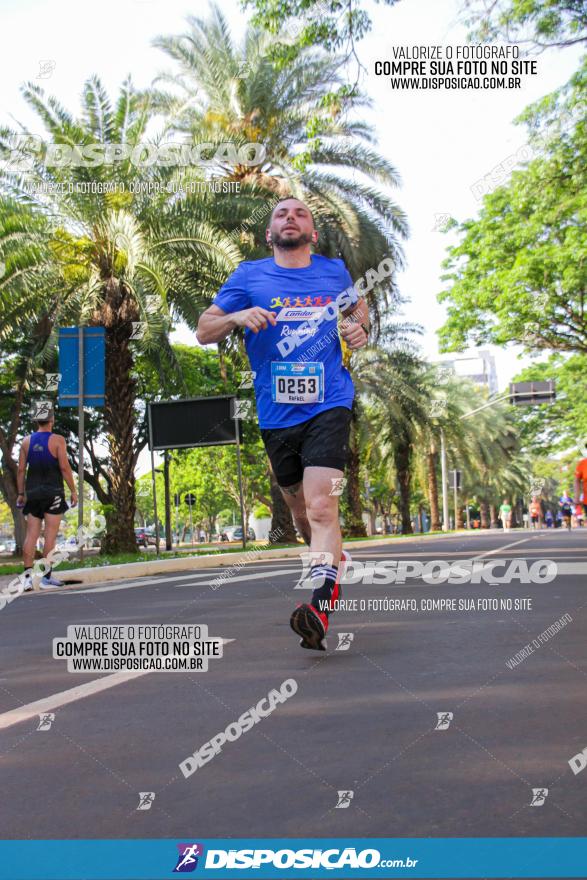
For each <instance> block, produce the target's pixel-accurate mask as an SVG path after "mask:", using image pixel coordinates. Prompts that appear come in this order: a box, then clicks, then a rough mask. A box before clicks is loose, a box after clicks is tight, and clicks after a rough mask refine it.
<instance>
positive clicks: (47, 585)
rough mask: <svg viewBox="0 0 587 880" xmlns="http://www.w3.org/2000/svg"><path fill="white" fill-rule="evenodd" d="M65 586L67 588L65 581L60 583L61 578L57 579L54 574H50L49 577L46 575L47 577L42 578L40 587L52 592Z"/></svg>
mask: <svg viewBox="0 0 587 880" xmlns="http://www.w3.org/2000/svg"><path fill="white" fill-rule="evenodd" d="M63 586H65V584H64V583H63V581H60V580H59V578H56V577H55V575H54V574H50V575H49V577H47V575H45V577H42V578H41V583H40V587H41V589H42V590H52V589H54V588H56V587H63Z"/></svg>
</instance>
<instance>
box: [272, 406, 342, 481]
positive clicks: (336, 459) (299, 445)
mask: <svg viewBox="0 0 587 880" xmlns="http://www.w3.org/2000/svg"><path fill="white" fill-rule="evenodd" d="M350 426H351V411H350V409H348V408H347V407H346V406H335V407H333V408H332V409H327V410H324V411H323V412H321V413H318V415H317V416H313V417H312V418H311V419H308V420H307V421H305V422H300V424H299V425H293V426H292V427H291V428H261V437H262V438H263V443H264V444H265V449H266V450H267V455H268V456H269V460H270V462H271V467H272V468H273V473H274V474H275V477H276V478H277V482H278V483H279V485H280V486H283V487H284V488H285V487H286V486H293V485H295V484H296V483H299V482H301V480H302V477H303V475H304V468H306V467H330V468H337V470H339V471H344V468H345V465H346V461H347V455H348V448H349V431H350Z"/></svg>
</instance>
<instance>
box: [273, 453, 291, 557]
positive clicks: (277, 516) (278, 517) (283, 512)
mask: <svg viewBox="0 0 587 880" xmlns="http://www.w3.org/2000/svg"><path fill="white" fill-rule="evenodd" d="M269 481H270V487H271V504H272V507H273V512H272V514H271V531H270V532H269V543H270V544H295V543H296V541H297V538H296V530H295V526H294V522H293V519H292V516H291V511H290V509H289V507H288V506H287V504H286V503H285V500H284V498H283V495H282V494H281V489H280V488H279V485H278V483H277V480H276V479H275V474H274V473H273V469H272V468H271V467H269Z"/></svg>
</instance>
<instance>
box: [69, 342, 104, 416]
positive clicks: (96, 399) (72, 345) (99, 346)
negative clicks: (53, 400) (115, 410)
mask: <svg viewBox="0 0 587 880" xmlns="http://www.w3.org/2000/svg"><path fill="white" fill-rule="evenodd" d="M83 330H84V406H104V395H105V384H106V376H105V373H106V368H105V363H106V359H105V352H106V336H105V330H104V327H84V328H83ZM59 373H60V374H61V378H60V379H59V392H58V398H57V403H58V404H59V406H75V407H77V406H78V397H79V338H78V328H77V327H61V328H60V330H59Z"/></svg>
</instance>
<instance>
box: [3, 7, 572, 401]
mask: <svg viewBox="0 0 587 880" xmlns="http://www.w3.org/2000/svg"><path fill="white" fill-rule="evenodd" d="M220 6H221V8H222V10H223V11H224V12H225V14H226V16H227V18H228V20H229V22H230V25H231V27H232V29H233V33H234V36H235V39H237V40H238V39H240V37H241V36H242V34H243V32H244V28H245V25H246V15H245V14H243V12H242V10H240V7H239V4H238V0H222V2H221V3H220ZM367 8H368V9H369V12H370V14H371V17H372V19H373V28H372V32H371V33H370V34H369V35H368V36H367V37H366V38H365V39H364V40H362V41H361V42H360V43H359V45H358V53H359V56H360V59H361V61H362V63H363V65H364V67H365V68H366V71H365V73H364V74H363V75H362V79H361V84H362V87H363V89H364V90H365V91H366V92H367V94H368V95H369V96H370V97H371V99H372V101H373V106H372V107H371V108H370V109H369V110H367V111H364V112H363V113H362V116H363V118H365V120H366V121H367V122H369V123H370V124H371V125H372V126H373V129H374V130H375V132H376V134H377V137H378V149H379V151H380V152H381V153H382V154H383V155H384V156H385V157H386V158H387V159H388V160H389V161H390V162H391V163H392V164H393V165H394V166H395V168H396V169H397V171H398V172H399V175H400V177H401V181H402V183H401V187H400V188H398V189H397V190H395V191H394V192H393V195H394V198H395V199H396V201H397V202H398V204H399V205H400V206H401V208H402V209H403V210H404V211H405V212H406V214H407V216H408V221H409V225H410V238H409V240H408V241H407V242H406V243H405V245H404V252H405V256H406V262H407V268H406V270H405V271H403V272H402V273H401V274H400V275H399V277H398V282H399V287H400V290H401V292H402V294H403V295H404V296H405V297H406V298H408V299H409V300H410V302H409V304H408V305H407V306H406V307H405V309H404V315H405V317H406V319H408V320H412V321H415V322H418V323H420V324H421V325H423V327H424V331H425V332H424V335H423V337H422V339H421V345H422V349H423V352H424V354H425V355H426V356H427V357H428V358H430V359H432V360H437V359H439V352H438V345H437V337H436V331H437V329H438V328H439V327H440V326H441V325H442V323H443V321H444V316H445V306H444V305H441V304H439V303H438V302H437V299H436V296H437V294H438V292H439V291H440V290H441V289H442V287H443V284H442V282H441V280H440V275H441V273H442V269H441V262H442V260H443V259H444V257H445V256H446V248H447V245H448V244H450V243H454V242H455V241H456V238H455V233H454V232H448V233H443V232H442V231H441V228H439V227H442V224H443V220H444V218H445V217H446V216H447V215H450V216H452V217H454V218H455V219H457V220H458V221H462V220H464V219H466V218H470V217H474V216H475V215H476V213H477V212H478V210H479V208H480V204H481V203H480V201H478V199H477V198H476V192H475V183H476V182H478V181H479V180H480V179H481V178H482V177H483V176H484V175H486V174H488V173H489V172H490V171H491V170H492V169H493V168H495V166H496V165H498V164H499V163H500V162H502V161H503V160H505V159H507V158H508V157H510V156H513V155H516V154H517V155H518V156H520V155H523V154H524V153H525V151H524V147H525V144H526V138H525V131H524V129H523V127H521V126H515V125H513V124H512V122H513V120H514V118H515V117H516V116H517V115H518V114H519V113H520V112H521V111H522V110H523V109H524V107H526V106H527V105H528V104H530V103H531V102H533V101H535V100H537V99H538V98H540V97H541V96H543V95H545V94H547V93H548V92H550V91H553V90H554V89H555V88H558V87H559V86H561V85H563V84H564V83H565V82H566V81H567V80H568V79H569V77H570V76H571V74H572V73H573V71H574V70H575V69H576V67H577V64H578V59H579V55H580V52H579V50H578V49H574V48H570V49H565V50H562V51H560V50H549V51H548V52H546V53H544V54H542V55H541V56H539V57H538V73H537V75H536V76H533V77H525V78H523V79H522V88H520V89H519V90H499V91H467V90H456V91H418V90H404V91H395V90H393V89H392V88H391V87H390V84H389V79H388V77H384V76H376V75H375V73H374V62H375V61H376V60H385V59H392V58H393V54H392V49H393V47H394V46H424V45H442V46H446V45H452V46H455V47H456V46H458V45H464V44H466V32H465V29H464V27H462V26H461V25H460V24H459V22H458V18H459V3H458V2H457V0H400V2H398V3H397V4H396V5H395V6H393V7H388V6H385V5H369V6H368V7H367ZM206 12H207V5H206V3H204V2H198V3H196V4H190V3H189V2H186V0H165V2H163V0H117V2H114V0H102V2H101V3H100V7H99V11H92V14H91V16H86V15H85V14H84V7H83V5H80V4H79V3H78V2H72V0H52V2H51V3H49V2H41V0H3V2H2V20H3V27H2V30H1V32H0V78H1V81H2V84H3V88H2V94H1V96H0V120H1V121H2V122H3V123H8V124H13V121H14V120H15V119H17V120H19V121H20V122H22V123H24V124H25V126H27V127H28V128H29V130H31V131H33V132H35V133H38V134H42V131H41V130H39V129H38V123H37V122H36V120H35V118H34V116H33V115H32V114H30V112H29V110H28V107H27V106H26V105H25V103H24V100H23V99H22V96H21V94H20V87H21V85H22V83H24V82H25V81H30V82H34V83H36V84H38V85H40V86H41V87H42V88H44V89H45V90H46V91H47V92H49V93H51V94H53V95H55V96H57V98H58V99H59V101H60V102H61V103H62V104H63V105H64V106H65V107H66V108H68V109H69V110H70V111H71V112H73V113H75V112H77V110H78V108H79V94H80V93H81V89H82V86H83V82H84V80H85V79H86V78H87V77H89V76H90V75H92V74H94V73H98V74H99V75H100V77H101V79H102V81H103V84H104V85H105V87H106V89H107V90H108V91H109V93H110V94H111V95H112V96H115V95H116V94H117V91H118V89H119V87H120V84H121V83H122V81H123V80H124V78H125V77H126V76H127V74H128V73H131V74H132V78H133V81H134V82H135V84H136V85H137V86H139V87H143V86H148V85H149V84H150V83H151V82H152V80H153V79H154V77H155V76H156V75H157V74H158V73H160V72H161V71H163V70H169V69H170V66H171V64H170V62H169V61H168V60H167V57H166V56H164V55H163V53H162V52H160V51H159V50H158V49H155V48H154V47H153V46H152V40H153V38H154V37H156V36H157V35H161V34H174V33H180V32H182V30H183V29H184V24H185V18H186V17H187V16H188V15H195V16H205V15H206ZM41 71H43V72H41ZM174 338H175V339H176V340H177V341H182V342H186V343H189V344H196V340H195V335H194V334H193V333H191V332H190V331H188V330H187V328H179V329H178V330H177V331H176V333H175V336H174ZM491 350H492V351H493V353H494V354H495V355H496V360H497V371H498V380H499V386H500V388H505V387H506V385H507V382H508V381H509V380H510V379H511V378H512V376H513V375H514V374H515V373H516V372H518V370H519V369H520V368H521V367H522V366H523V365H525V364H526V363H528V359H527V358H526V359H524V360H521V361H520V360H518V358H517V355H518V351H517V350H516V349H514V348H512V349H509V350H507V351H504V350H503V349H496V348H492V349H491Z"/></svg>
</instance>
